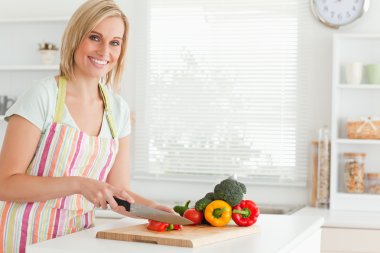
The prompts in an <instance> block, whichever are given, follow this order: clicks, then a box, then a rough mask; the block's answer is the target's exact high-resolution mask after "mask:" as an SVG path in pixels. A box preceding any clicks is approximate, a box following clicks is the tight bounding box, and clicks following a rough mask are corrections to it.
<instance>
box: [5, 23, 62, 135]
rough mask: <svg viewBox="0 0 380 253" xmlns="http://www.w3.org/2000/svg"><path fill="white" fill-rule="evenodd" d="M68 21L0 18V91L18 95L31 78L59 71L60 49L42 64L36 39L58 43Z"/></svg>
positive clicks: (12, 96)
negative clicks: (49, 62)
mask: <svg viewBox="0 0 380 253" xmlns="http://www.w3.org/2000/svg"><path fill="white" fill-rule="evenodd" d="M67 21H68V18H46V19H0V33H1V34H3V35H4V36H2V37H1V46H0V54H1V58H0V80H1V83H0V95H7V96H9V97H11V98H17V96H19V95H20V94H21V93H22V92H23V91H24V90H26V89H28V88H29V87H30V86H31V85H33V80H38V79H40V78H43V77H46V76H51V75H55V74H57V73H58V68H59V67H58V63H59V59H58V58H59V53H57V59H56V61H55V62H54V64H53V65H43V64H41V57H40V55H39V52H38V49H39V43H43V42H51V43H54V44H56V45H58V46H60V44H61V43H60V42H61V37H62V35H63V32H64V28H65V26H66V23H67ZM1 119H3V117H2V116H0V120H1ZM0 136H1V133H0Z"/></svg>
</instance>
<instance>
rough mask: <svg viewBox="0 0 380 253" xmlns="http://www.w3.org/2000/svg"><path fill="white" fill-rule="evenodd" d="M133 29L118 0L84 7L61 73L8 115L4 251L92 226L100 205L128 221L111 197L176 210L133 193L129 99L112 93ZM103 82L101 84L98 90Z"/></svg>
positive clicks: (1, 206)
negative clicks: (130, 188)
mask: <svg viewBox="0 0 380 253" xmlns="http://www.w3.org/2000/svg"><path fill="white" fill-rule="evenodd" d="M127 34H128V22H127V18H126V16H125V15H124V14H123V12H122V11H121V10H120V8H119V7H118V6H117V5H116V4H115V3H114V2H113V1H112V0H89V1H86V2H85V3H84V4H83V5H82V6H80V7H79V9H78V10H77V11H76V12H75V13H74V15H73V16H72V18H71V19H70V21H69V23H68V25H67V27H66V30H65V33H64V36H63V40H62V47H61V63H60V75H59V76H56V77H50V78H46V79H43V80H40V81H39V82H38V83H37V84H36V85H34V86H33V88H31V89H30V90H29V91H27V92H25V93H24V94H23V95H22V96H21V97H20V98H19V99H18V101H17V102H16V103H15V104H14V105H13V106H12V107H11V108H10V109H9V110H8V111H7V113H6V115H5V118H6V120H7V121H8V126H7V131H6V135H5V138H4V142H3V147H2V150H1V154H0V200H1V201H0V252H7V253H8V252H25V247H26V245H27V244H31V243H36V242H40V241H44V240H48V239H51V238H55V237H59V236H62V235H66V234H69V233H73V232H76V231H78V230H82V229H85V228H88V227H91V226H92V224H93V222H94V207H102V208H107V203H109V206H110V207H111V208H112V209H113V210H114V211H116V212H119V213H123V212H124V214H126V211H123V209H122V207H118V206H117V203H116V202H115V200H114V198H113V196H117V197H119V198H122V199H125V200H128V201H130V202H134V201H136V202H139V203H142V204H145V205H148V206H151V207H153V208H157V209H161V210H165V211H168V212H170V211H171V209H170V208H169V207H166V206H163V205H159V204H157V203H155V202H154V201H151V200H148V199H145V198H143V197H141V196H139V195H137V194H135V193H133V192H131V191H129V187H128V182H129V171H128V168H129V156H128V135H129V133H130V131H131V130H130V114H129V109H128V106H127V104H126V102H125V101H124V100H123V99H122V98H121V97H120V96H118V95H117V94H115V93H114V92H113V90H117V89H118V85H119V82H120V79H121V76H122V73H123V68H124V64H125V53H126V46H127ZM99 80H102V82H103V84H100V81H99Z"/></svg>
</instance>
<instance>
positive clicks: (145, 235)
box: [96, 224, 260, 248]
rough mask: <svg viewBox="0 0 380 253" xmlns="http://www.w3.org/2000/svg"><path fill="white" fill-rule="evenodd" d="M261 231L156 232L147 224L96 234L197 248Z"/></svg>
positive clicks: (189, 228)
mask: <svg viewBox="0 0 380 253" xmlns="http://www.w3.org/2000/svg"><path fill="white" fill-rule="evenodd" d="M259 231H260V229H259V227H258V226H257V225H253V226H250V227H239V226H236V225H228V226H224V227H212V226H184V227H183V229H182V230H179V231H178V230H177V231H168V232H155V231H150V230H148V229H147V228H146V224H141V225H136V226H129V227H123V228H118V229H112V230H106V231H99V232H97V234H96V238H102V239H110V240H119V241H130V242H145V243H154V244H161V245H170V246H178V247H188V248H195V247H199V246H202V245H207V244H211V243H216V242H220V241H225V240H229V239H233V238H237V237H241V236H248V235H252V234H254V233H257V232H259Z"/></svg>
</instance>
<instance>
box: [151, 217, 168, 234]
mask: <svg viewBox="0 0 380 253" xmlns="http://www.w3.org/2000/svg"><path fill="white" fill-rule="evenodd" d="M168 227H169V224H168V223H165V222H159V221H155V220H149V223H148V226H147V229H149V230H152V231H158V232H162V231H166V229H167V228H168Z"/></svg>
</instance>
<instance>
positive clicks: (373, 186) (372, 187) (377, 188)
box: [367, 173, 380, 194]
mask: <svg viewBox="0 0 380 253" xmlns="http://www.w3.org/2000/svg"><path fill="white" fill-rule="evenodd" d="M367 184H368V190H367V191H368V193H373V194H380V173H367Z"/></svg>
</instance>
